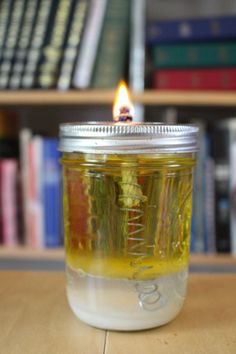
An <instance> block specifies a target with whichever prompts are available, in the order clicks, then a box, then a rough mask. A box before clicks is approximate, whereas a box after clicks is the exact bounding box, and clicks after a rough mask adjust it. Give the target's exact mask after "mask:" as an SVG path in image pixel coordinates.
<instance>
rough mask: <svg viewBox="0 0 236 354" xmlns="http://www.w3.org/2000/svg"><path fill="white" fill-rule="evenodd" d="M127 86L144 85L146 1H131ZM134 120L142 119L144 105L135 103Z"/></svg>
mask: <svg viewBox="0 0 236 354" xmlns="http://www.w3.org/2000/svg"><path fill="white" fill-rule="evenodd" d="M130 13H131V25H130V45H129V48H130V51H129V87H130V89H131V90H132V91H136V92H142V91H143V90H144V86H145V29H146V26H145V17H146V1H145V0H132V1H131V11H130ZM134 110H135V121H136V122H137V121H138V122H142V121H143V120H144V106H143V105H141V104H139V103H135V104H134Z"/></svg>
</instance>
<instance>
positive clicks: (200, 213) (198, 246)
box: [191, 120, 207, 253]
mask: <svg viewBox="0 0 236 354" xmlns="http://www.w3.org/2000/svg"><path fill="white" fill-rule="evenodd" d="M193 123H194V124H196V125H197V126H198V128H199V137H198V141H199V151H198V154H197V163H196V167H195V169H194V184H193V212H192V220H193V225H192V228H191V233H192V235H191V236H192V240H191V251H193V252H197V253H202V252H204V251H205V250H206V247H205V238H206V230H205V213H206V210H205V190H206V184H205V181H206V178H205V177H206V175H205V165H206V159H207V152H206V126H205V124H204V123H203V122H201V121H199V120H197V121H196V120H194V121H193Z"/></svg>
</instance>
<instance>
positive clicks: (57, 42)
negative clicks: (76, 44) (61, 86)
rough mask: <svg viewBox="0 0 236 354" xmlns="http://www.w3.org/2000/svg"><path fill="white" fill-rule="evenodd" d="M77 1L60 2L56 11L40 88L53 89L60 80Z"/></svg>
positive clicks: (40, 72)
mask: <svg viewBox="0 0 236 354" xmlns="http://www.w3.org/2000/svg"><path fill="white" fill-rule="evenodd" d="M75 2H76V0H59V2H58V6H57V8H56V9H55V12H56V13H55V18H54V22H53V26H52V27H51V31H50V33H48V36H47V40H46V43H45V44H44V47H43V51H42V57H41V59H40V63H39V68H38V73H37V78H36V86H37V87H40V88H44V89H45V88H46V89H48V88H53V87H55V86H56V82H57V78H58V70H59V64H60V62H61V58H62V53H63V50H64V45H65V42H66V38H67V33H68V30H69V27H70V20H71V15H73V12H74V4H75Z"/></svg>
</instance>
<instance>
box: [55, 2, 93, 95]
mask: <svg viewBox="0 0 236 354" xmlns="http://www.w3.org/2000/svg"><path fill="white" fill-rule="evenodd" d="M97 3H98V4H99V1H98V0H97ZM87 8H88V1H87V0H79V1H78V0H77V1H76V3H75V8H74V11H73V15H72V18H71V21H70V22H71V23H70V30H69V34H68V38H67V40H66V44H65V48H64V51H63V55H62V63H61V65H60V70H59V77H58V82H57V88H58V89H60V90H68V88H70V86H71V81H72V76H73V72H74V67H75V61H76V57H77V54H78V51H79V50H80V49H79V47H80V43H81V38H82V33H83V29H84V24H85V19H86V13H87ZM81 50H83V48H81ZM90 56H91V57H92V55H91V53H90Z"/></svg>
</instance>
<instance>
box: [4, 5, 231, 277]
mask: <svg viewBox="0 0 236 354" xmlns="http://www.w3.org/2000/svg"><path fill="white" fill-rule="evenodd" d="M122 79H124V80H125V81H126V82H127V84H128V86H129V89H130V92H131V97H132V100H133V102H134V105H135V120H137V121H161V122H166V123H194V124H197V125H198V126H199V128H200V144H199V145H200V149H199V154H198V165H197V168H196V172H195V184H194V195H195V197H194V204H193V219H192V241H191V252H192V253H197V254H205V253H207V254H220V253H222V254H224V255H225V254H226V255H236V209H235V205H236V201H235V196H236V193H235V192H236V123H235V122H236V3H235V1H233V0H232V1H230V0H204V1H202V0H194V1H191V2H190V1H188V0H146V1H145V0H119V1H117V0H58V1H53V0H1V1H0V268H6V269H9V268H11V267H12V268H17V267H23V268H24V267H25V268H27V269H28V268H30V267H31V268H32V267H35V269H36V268H37V269H38V268H40V267H41V268H43V267H45V269H48V268H50V269H52V270H53V269H62V268H63V225H62V224H63V222H62V206H61V177H60V172H61V171H60V168H61V167H60V164H59V158H60V154H59V152H58V151H57V144H58V126H59V124H60V123H61V122H75V121H111V119H112V104H113V100H114V95H115V90H116V88H117V85H118V83H119V81H120V80H122ZM42 171H44V173H42Z"/></svg>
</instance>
